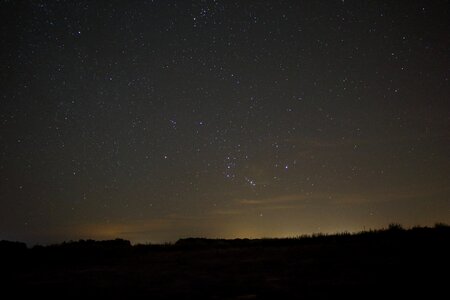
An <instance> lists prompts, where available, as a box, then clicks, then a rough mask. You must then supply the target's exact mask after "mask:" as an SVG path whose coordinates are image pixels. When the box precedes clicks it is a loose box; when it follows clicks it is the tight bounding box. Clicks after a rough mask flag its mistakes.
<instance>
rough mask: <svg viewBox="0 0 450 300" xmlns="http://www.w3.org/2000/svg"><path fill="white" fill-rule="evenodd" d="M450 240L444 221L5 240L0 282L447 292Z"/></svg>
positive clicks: (31, 286)
mask: <svg viewBox="0 0 450 300" xmlns="http://www.w3.org/2000/svg"><path fill="white" fill-rule="evenodd" d="M449 242H450V227H448V226H444V225H441V226H436V227H435V228H414V229H410V230H403V229H401V228H400V227H396V226H391V228H390V229H388V230H383V231H373V232H364V233H360V234H357V235H349V234H340V235H333V236H314V237H307V238H297V239H263V240H207V239H183V240H180V241H178V242H177V243H175V244H174V245H137V246H131V245H130V244H129V242H128V241H124V240H115V241H103V242H95V241H79V242H71V243H64V244H61V245H57V246H47V247H33V248H31V249H27V248H26V247H25V245H24V244H21V243H11V242H0V252H1V253H0V254H1V256H0V260H1V271H0V272H1V277H2V278H0V279H1V283H0V285H1V286H2V293H3V295H5V294H6V295H9V292H12V293H13V294H12V296H13V297H12V298H10V299H13V298H17V297H19V296H27V295H28V296H32V297H33V298H36V297H38V296H41V295H42V296H46V297H47V298H48V297H52V298H54V297H57V298H61V299H65V298H86V297H88V298H92V297H101V298H106V299H107V298H114V299H128V298H142V299H161V298H164V299H166V298H171V299H205V298H206V299H331V298H336V297H340V296H344V297H346V298H355V299H356V298H358V299H367V298H377V299H378V298H388V299H391V298H394V297H401V298H402V299H404V298H406V297H411V296H415V297H416V298H417V297H420V298H424V299H433V298H438V295H439V294H441V295H442V296H441V297H443V298H446V297H447V296H448V287H449V283H450V281H449V270H450V268H449V266H450V265H449V254H450V243H449ZM445 295H447V296H445ZM441 297H439V298H441Z"/></svg>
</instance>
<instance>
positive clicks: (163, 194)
mask: <svg viewBox="0 0 450 300" xmlns="http://www.w3.org/2000/svg"><path fill="white" fill-rule="evenodd" d="M0 3H1V4H0V20H1V21H0V24H1V51H0V59H1V67H0V70H1V71H0V76H1V77H0V91H1V104H0V239H9V240H21V241H25V242H27V243H31V244H34V243H41V244H46V243H55V242H62V241H64V240H75V239H80V238H84V239H86V238H93V239H110V238H116V237H121V238H125V239H129V240H131V241H132V242H134V243H138V242H166V241H175V240H177V239H178V238H182V237H191V236H195V237H210V238H214V237H223V238H236V237H241V238H242V237H249V238H257V237H285V236H296V235H301V234H309V233H313V232H340V231H360V230H363V229H371V228H373V229H375V228H380V227H385V226H387V225H388V224H389V223H391V222H396V223H401V224H402V225H404V226H413V225H433V224H434V223H435V222H444V223H449V222H450V156H449V153H450V99H449V95H450V86H449V66H450V61H449V54H450V51H449V50H450V43H449V41H450V38H449V32H450V25H449V24H450V22H449V20H450V16H449V7H450V5H449V1H428V0H424V1H378V0H377V1H375V0H374V1H359V0H358V1H356V0H355V1H350V0H345V1H344V0H341V1H312V0H311V1H194V2H190V1H5V0H3V1H1V2H0Z"/></svg>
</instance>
